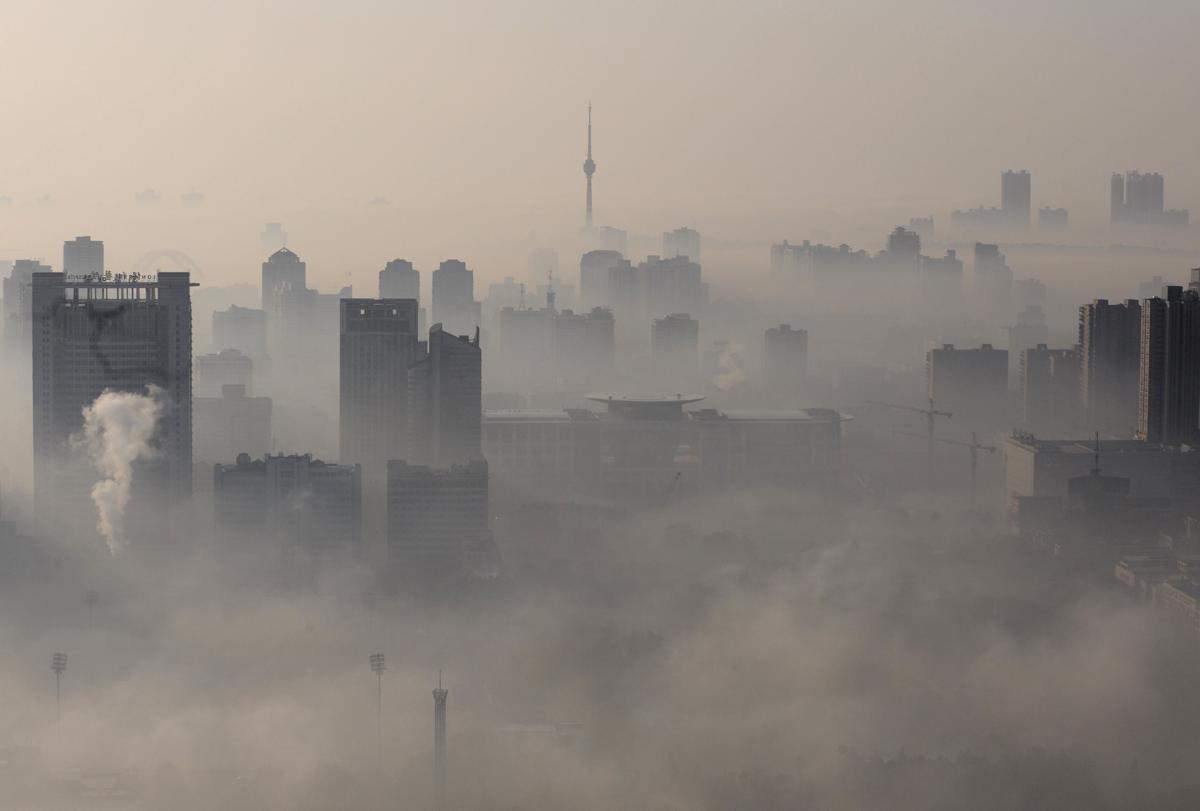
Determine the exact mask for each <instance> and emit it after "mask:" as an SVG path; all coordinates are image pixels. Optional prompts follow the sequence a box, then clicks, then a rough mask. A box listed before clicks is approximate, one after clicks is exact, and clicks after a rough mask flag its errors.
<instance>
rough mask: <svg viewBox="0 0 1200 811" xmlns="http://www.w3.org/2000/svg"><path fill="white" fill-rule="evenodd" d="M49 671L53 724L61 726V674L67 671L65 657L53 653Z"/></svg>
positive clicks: (62, 654) (61, 654)
mask: <svg viewBox="0 0 1200 811" xmlns="http://www.w3.org/2000/svg"><path fill="white" fill-rule="evenodd" d="M50 669H51V670H53V671H54V705H55V722H56V723H57V724H58V725H59V726H62V674H63V673H65V672H66V670H67V655H66V654H65V653H55V654H54V655H53V656H51V657H50Z"/></svg>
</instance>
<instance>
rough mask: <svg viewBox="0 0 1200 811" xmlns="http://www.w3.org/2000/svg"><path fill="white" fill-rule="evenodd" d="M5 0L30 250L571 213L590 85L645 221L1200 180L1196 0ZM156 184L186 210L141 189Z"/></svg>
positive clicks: (610, 195) (729, 229)
mask: <svg viewBox="0 0 1200 811" xmlns="http://www.w3.org/2000/svg"><path fill="white" fill-rule="evenodd" d="M0 20H2V23H3V29H4V43H5V45H4V51H5V63H6V70H5V78H4V79H2V80H0V110H2V111H3V116H4V132H5V138H4V140H3V143H4V148H3V149H2V150H0V196H7V197H11V198H12V202H11V203H9V204H8V205H6V206H4V207H3V208H0V257H8V256H23V255H41V254H44V255H46V256H47V257H48V258H50V259H51V260H52V261H55V263H56V264H57V261H56V260H57V258H58V252H59V248H58V245H60V244H61V240H62V238H63V237H64V236H69V235H70V234H71V233H74V232H79V233H85V232H92V233H97V235H98V236H104V237H106V239H107V241H108V242H109V245H110V248H109V250H110V257H112V258H113V259H114V260H118V259H120V258H123V257H124V258H125V261H132V259H133V258H135V257H136V256H137V255H139V253H140V252H141V251H142V250H146V249H149V248H150V247H163V246H165V245H167V244H169V243H170V244H174V243H177V242H179V240H186V239H188V238H191V239H193V240H194V241H196V242H198V241H199V240H197V238H196V237H195V234H197V233H204V234H205V237H204V242H205V245H199V244H191V245H188V246H187V247H188V248H190V249H191V250H192V251H197V252H200V253H204V252H205V251H206V250H207V251H208V257H206V258H208V260H209V261H208V262H207V265H208V266H212V265H213V264H214V263H216V264H219V265H234V264H240V263H241V262H242V261H244V260H243V255H244V256H245V257H246V258H247V259H252V258H256V256H257V254H256V252H257V242H256V234H257V230H258V228H260V227H261V223H262V222H264V221H266V220H274V219H281V220H283V221H284V222H285V226H288V228H289V231H290V232H291V233H292V236H293V240H292V241H293V244H296V243H298V242H299V243H303V242H305V241H307V242H308V243H309V244H308V250H307V254H308V256H309V257H310V258H315V259H317V260H318V261H317V264H321V261H324V262H326V263H331V262H334V261H335V260H337V259H339V258H340V259H341V260H342V261H350V262H352V263H357V262H365V263H368V264H372V265H374V264H378V266H382V261H383V260H384V259H386V258H389V257H390V256H393V255H409V256H411V257H413V258H416V259H418V261H419V262H420V263H421V264H428V263H429V262H432V261H433V260H434V258H435V257H445V256H451V255H460V254H464V253H466V250H464V249H463V248H462V247H461V246H464V245H476V244H483V243H486V242H487V241H488V240H496V241H502V240H506V239H528V238H529V235H530V234H531V233H536V234H538V235H539V236H541V235H555V234H564V233H568V234H569V233H572V232H573V231H574V230H575V229H576V228H577V226H578V224H579V222H580V220H581V217H582V211H581V209H582V198H583V175H582V171H581V169H580V164H581V162H582V160H583V157H584V125H585V108H586V105H587V102H588V100H589V99H591V100H592V101H593V103H594V105H595V116H596V134H595V139H596V146H595V148H596V155H595V157H596V161H597V164H598V167H599V168H598V170H597V173H596V210H597V220H598V221H599V222H602V223H611V224H614V225H619V226H622V227H627V228H630V229H631V230H639V229H641V230H645V231H646V232H649V233H653V232H655V231H660V230H662V229H663V228H666V227H675V226H677V225H680V224H691V225H695V226H698V227H700V228H701V229H702V230H703V231H705V233H706V234H720V235H722V236H726V237H729V238H736V237H752V238H756V239H769V238H781V237H784V236H793V237H794V236H804V235H806V234H805V233H804V227H805V226H806V225H807V224H810V223H812V222H814V221H817V220H826V221H834V220H836V218H837V217H838V216H850V215H856V214H870V213H871V212H876V213H880V212H882V214H881V216H886V217H892V216H893V214H894V215H895V216H900V215H904V216H905V217H907V216H910V215H915V214H922V213H933V214H935V215H936V216H938V217H939V218H940V219H943V220H944V219H945V218H946V213H947V212H948V210H949V209H950V208H952V207H965V206H970V205H978V204H989V205H994V204H997V203H998V198H999V188H998V186H999V181H998V177H997V175H998V172H999V170H1000V169H1002V168H1006V167H1024V168H1028V169H1030V170H1031V171H1032V172H1033V173H1034V191H1033V194H1034V205H1035V206H1038V205H1045V204H1055V205H1067V206H1069V207H1070V208H1071V209H1072V218H1073V220H1074V221H1075V222H1083V221H1086V220H1088V219H1094V220H1101V219H1103V217H1104V216H1105V215H1106V206H1107V177H1108V173H1109V172H1110V171H1112V170H1113V169H1124V168H1134V167H1137V168H1142V169H1157V170H1160V171H1162V172H1164V173H1165V174H1166V175H1167V192H1166V194H1167V205H1168V206H1177V207H1189V206H1190V207H1191V208H1193V209H1200V166H1198V165H1197V163H1196V160H1195V154H1196V143H1197V140H1196V139H1197V133H1198V131H1200V127H1198V126H1197V125H1198V124H1200V111H1198V109H1197V107H1196V105H1195V104H1194V103H1193V102H1194V99H1195V81H1196V76H1197V75H1200V55H1198V53H1197V50H1196V48H1195V47H1194V42H1193V38H1194V34H1195V32H1196V31H1197V30H1200V3H1195V2H1184V1H1183V0H1180V1H1179V2H1174V1H1173V0H1160V1H1158V2H1153V1H1152V2H1142V3H1132V2H1111V1H1109V0H1088V1H1087V2H1084V1H1082V0H1081V1H1080V2H1073V1H1072V2H1050V3H1046V2H1033V0H1010V1H1009V2H994V0H987V1H986V2H984V1H982V0H981V1H980V2H971V1H969V0H946V1H945V2H940V1H935V0H916V1H915V2H906V3H897V2H874V1H872V2H855V3H847V2H779V3H776V2H750V3H732V2H730V3H713V2H705V3H699V2H644V0H643V1H642V2H623V1H619V2H605V3H595V2H569V1H566V0H545V1H542V0H536V1H535V0H506V2H438V3H422V4H414V3H400V2H371V1H368V0H357V2H356V1H355V0H344V1H342V2H336V3H335V2H311V1H304V0H292V1H291V2H256V3H245V2H204V3H183V2H166V3H164V2H161V0H146V1H145V2H143V1H142V0H115V1H114V2H87V1H82V2H63V1H61V0H60V1H59V2H24V1H23V0H0ZM146 188H152V189H155V190H156V191H157V192H158V193H159V194H160V195H161V197H162V203H161V205H160V206H159V210H157V211H154V212H147V211H146V210H144V209H143V210H135V208H134V206H133V196H134V194H135V193H137V192H138V191H140V190H142V189H146ZM191 191H195V192H199V193H202V194H203V195H204V196H205V202H204V204H203V206H200V207H199V208H195V209H187V210H186V211H185V210H183V206H182V205H181V203H180V195H182V194H184V193H186V192H191ZM47 196H48V197H50V198H53V202H52V203H51V202H49V201H47V200H41V201H40V202H39V199H40V198H43V197H47ZM377 197H378V198H383V199H385V200H386V201H387V202H388V205H375V206H369V205H368V202H369V201H371V200H372V199H373V198H377ZM234 223H236V224H237V225H236V227H234V226H233V224H234ZM322 223H324V227H322V226H321V224H322ZM101 231H104V233H99V232H101ZM302 231H303V232H306V233H303V234H302V233H301V232H302ZM185 234H186V235H190V237H189V236H184V235H185ZM381 234H382V236H381ZM833 236H834V237H835V238H836V237H838V236H840V235H838V234H834V235H833ZM303 237H307V240H305V239H304V238H303ZM214 242H219V243H222V246H223V247H220V248H218V247H216V246H214V245H213V243H214ZM135 243H136V244H135ZM348 246H349V247H348ZM392 246H394V247H392ZM298 249H301V250H302V248H300V247H298ZM360 252H361V253H360ZM314 253H315V255H314ZM126 254H127V256H126ZM376 254H378V255H379V256H378V262H376V260H375V258H374V257H375V255H376ZM198 258H201V259H202V264H205V262H204V261H203V259H204V258H205V257H198ZM464 258H468V259H470V258H471V257H469V256H467V257H464ZM110 264H112V263H111V262H110ZM232 272H233V271H232V269H230V271H229V273H232ZM219 273H220V275H221V276H222V277H223V278H224V277H225V271H220V272H219ZM332 275H333V274H332V273H331V277H332Z"/></svg>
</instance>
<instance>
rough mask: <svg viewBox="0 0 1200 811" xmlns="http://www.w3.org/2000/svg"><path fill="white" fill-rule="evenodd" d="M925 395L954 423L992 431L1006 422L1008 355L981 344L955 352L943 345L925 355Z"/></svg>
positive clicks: (952, 346) (950, 345) (948, 346)
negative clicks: (926, 393)
mask: <svg viewBox="0 0 1200 811" xmlns="http://www.w3.org/2000/svg"><path fill="white" fill-rule="evenodd" d="M925 379H926V382H927V383H928V395H929V397H931V398H933V400H934V403H935V404H936V406H937V408H938V409H939V410H941V411H949V412H951V413H952V414H953V415H954V421H955V422H956V423H959V424H962V425H966V426H967V427H978V428H980V429H982V430H994V429H996V428H1000V427H1002V426H1003V425H1004V424H1005V423H1006V422H1007V419H1006V418H1007V416H1008V352H1007V351H1005V350H1003V349H993V348H992V345H991V344H984V345H983V346H981V347H979V349H955V348H954V344H946V345H944V346H943V347H942V348H941V349H931V350H929V352H927V353H926V354H925Z"/></svg>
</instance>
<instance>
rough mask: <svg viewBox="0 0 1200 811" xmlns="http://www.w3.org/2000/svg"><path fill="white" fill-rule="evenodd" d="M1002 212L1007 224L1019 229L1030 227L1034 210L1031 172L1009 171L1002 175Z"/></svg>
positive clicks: (1022, 170)
mask: <svg viewBox="0 0 1200 811" xmlns="http://www.w3.org/2000/svg"><path fill="white" fill-rule="evenodd" d="M1000 210H1001V211H1002V212H1004V220H1005V222H1006V224H1008V225H1012V226H1014V227H1018V228H1028V227H1029V213H1030V211H1031V210H1032V194H1031V184H1030V177H1029V172H1027V171H1026V170H1024V169H1021V170H1020V171H1013V170H1011V169H1009V170H1006V171H1004V172H1001V173H1000Z"/></svg>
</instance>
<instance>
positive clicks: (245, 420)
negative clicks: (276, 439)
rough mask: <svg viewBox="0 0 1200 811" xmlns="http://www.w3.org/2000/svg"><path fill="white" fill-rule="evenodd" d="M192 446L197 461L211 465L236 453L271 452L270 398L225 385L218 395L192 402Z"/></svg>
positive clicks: (261, 453)
mask: <svg viewBox="0 0 1200 811" xmlns="http://www.w3.org/2000/svg"><path fill="white" fill-rule="evenodd" d="M192 423H193V437H194V439H193V448H192V456H193V458H194V459H195V460H196V463H197V464H202V465H215V464H218V463H221V462H228V461H229V460H230V459H236V458H237V457H238V455H239V454H243V453H246V454H249V455H250V456H251V457H253V458H260V457H262V456H264V455H266V454H267V453H269V452H270V451H271V398H270V397H250V396H248V394H247V392H246V389H245V387H244V386H242V385H240V384H228V385H226V386H224V387H223V388H222V389H221V393H220V396H217V397H208V396H197V397H196V398H195V399H194V400H193V401H192Z"/></svg>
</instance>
